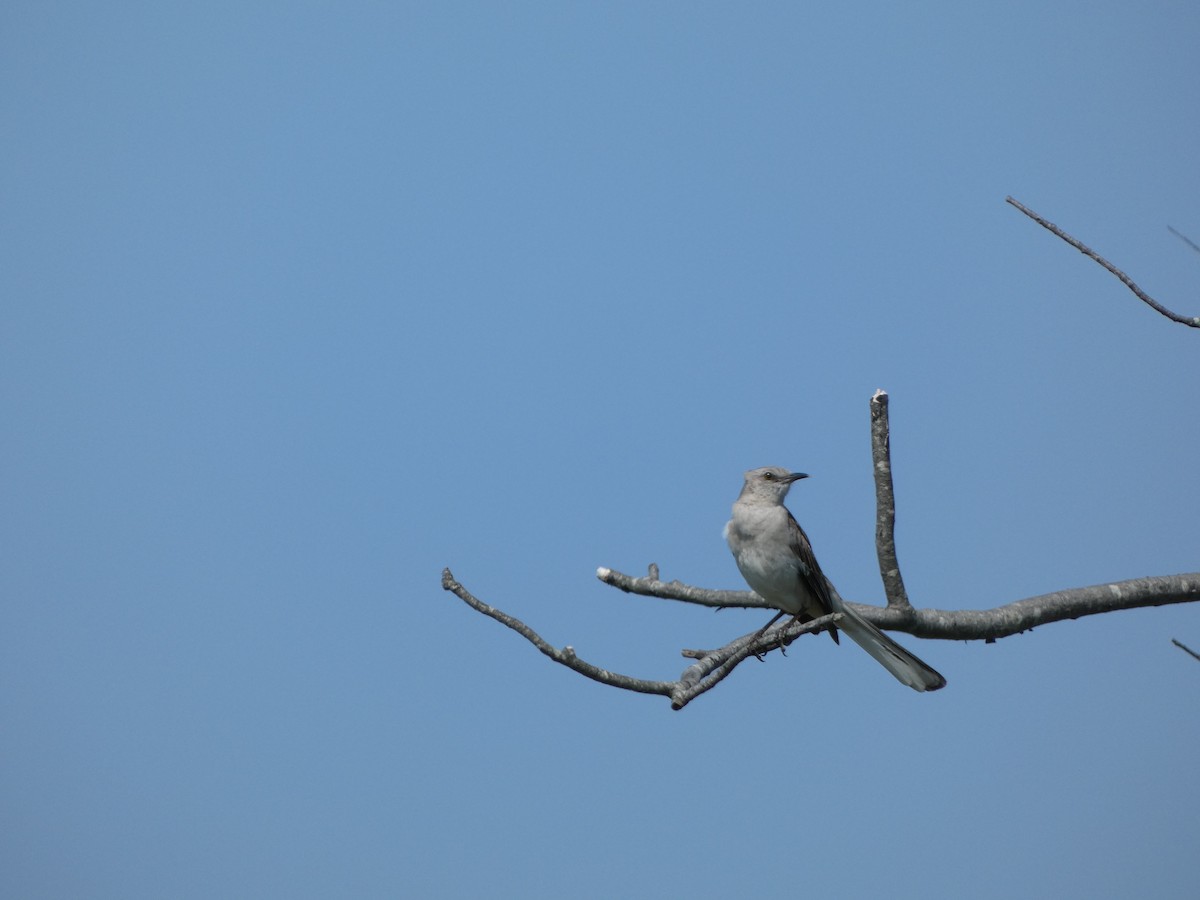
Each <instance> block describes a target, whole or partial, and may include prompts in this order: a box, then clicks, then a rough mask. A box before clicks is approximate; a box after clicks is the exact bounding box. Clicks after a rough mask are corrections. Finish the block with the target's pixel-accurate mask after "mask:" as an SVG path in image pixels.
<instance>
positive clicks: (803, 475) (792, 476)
mask: <svg viewBox="0 0 1200 900" xmlns="http://www.w3.org/2000/svg"><path fill="white" fill-rule="evenodd" d="M807 477H808V473H807V472H793V473H792V474H790V475H788V476H787V478H785V479H784V481H786V482H787V483H788V484H791V483H792V482H793V481H799V480H800V479H801V478H807Z"/></svg>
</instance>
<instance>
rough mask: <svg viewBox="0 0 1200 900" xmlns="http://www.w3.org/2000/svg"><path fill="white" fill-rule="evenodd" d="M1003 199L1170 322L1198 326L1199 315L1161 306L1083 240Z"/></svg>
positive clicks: (1022, 206) (1010, 198)
mask: <svg viewBox="0 0 1200 900" xmlns="http://www.w3.org/2000/svg"><path fill="white" fill-rule="evenodd" d="M1004 199H1005V202H1007V203H1009V204H1010V205H1012V206H1015V207H1016V208H1017V209H1019V210H1020V211H1021V212H1023V213H1025V215H1027V216H1029V218H1031V219H1033V221H1035V222H1037V223H1038V224H1039V225H1041V226H1042V227H1043V228H1045V229H1046V230H1047V231H1049V232H1050V233H1051V234H1054V235H1057V236H1058V237H1060V238H1062V239H1063V240H1064V241H1066V242H1067V243H1068V244H1070V245H1071V246H1072V247H1074V248H1075V249H1076V250H1078V251H1079V252H1080V253H1082V254H1083V255H1084V256H1089V257H1091V258H1092V259H1094V260H1095V261H1096V262H1098V263H1099V264H1100V265H1101V266H1103V267H1104V268H1106V269H1108V271H1110V272H1112V274H1114V275H1116V276H1117V277H1118V278H1119V279H1121V283H1122V284H1124V285H1125V287H1127V288H1129V289H1130V290H1131V291H1133V293H1134V295H1135V296H1136V297H1137V298H1138V299H1139V300H1141V301H1142V302H1143V303H1145V304H1146V305H1147V306H1149V307H1150V308H1151V309H1153V310H1154V311H1155V312H1158V313H1161V314H1162V315H1164V316H1166V317H1167V318H1168V319H1170V320H1171V321H1172V322H1178V323H1179V324H1180V325H1187V326H1189V327H1191V328H1200V316H1181V315H1179V313H1176V312H1171V310H1169V309H1167V308H1166V307H1165V306H1163V305H1162V304H1161V303H1159V302H1158V301H1157V300H1155V299H1154V298H1153V297H1151V296H1150V295H1149V294H1147V293H1146V292H1145V291H1143V290H1142V289H1141V288H1140V287H1138V286H1137V285H1136V284H1134V283H1133V279H1132V278H1130V277H1129V276H1128V275H1126V274H1125V273H1124V272H1122V271H1121V270H1120V269H1118V268H1117V267H1116V266H1114V265H1113V264H1112V263H1110V262H1109V261H1108V260H1107V259H1105V258H1104V257H1103V256H1101V255H1100V254H1099V253H1097V252H1096V251H1095V250H1093V249H1092V248H1091V247H1089V246H1088V245H1087V244H1085V243H1083V241H1080V240H1076V239H1075V238H1073V237H1071V235H1069V234H1067V233H1066V232H1065V231H1063V230H1062V229H1061V228H1059V227H1058V226H1057V225H1055V224H1054V223H1053V222H1048V221H1046V220H1045V219H1043V218H1042V217H1041V216H1039V215H1038V214H1037V213H1035V212H1034V211H1033V210H1032V209H1030V208H1029V207H1027V206H1024V205H1023V204H1021V203H1019V202H1017V201H1016V200H1014V199H1013V198H1012V197H1005V198H1004ZM1168 227H1170V226H1168ZM1171 231H1173V232H1175V234H1177V235H1179V236H1180V237H1183V235H1180V234H1179V232H1177V231H1175V229H1174V228H1172V229H1171ZM1184 240H1187V239H1186V238H1184ZM1188 243H1189V244H1191V241H1188ZM1192 246H1195V245H1194V244H1193V245H1192Z"/></svg>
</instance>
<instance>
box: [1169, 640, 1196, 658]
mask: <svg viewBox="0 0 1200 900" xmlns="http://www.w3.org/2000/svg"><path fill="white" fill-rule="evenodd" d="M1171 643H1172V644H1174V645H1175V646H1176V647H1178V648H1179V649H1180V650H1183V651H1184V652H1186V653H1190V654H1192V656H1194V657H1196V659H1200V653H1197V652H1196V651H1195V650H1193V649H1192V648H1191V647H1189V646H1188V645H1187V644H1184V643H1182V642H1181V641H1177V640H1175V638H1171Z"/></svg>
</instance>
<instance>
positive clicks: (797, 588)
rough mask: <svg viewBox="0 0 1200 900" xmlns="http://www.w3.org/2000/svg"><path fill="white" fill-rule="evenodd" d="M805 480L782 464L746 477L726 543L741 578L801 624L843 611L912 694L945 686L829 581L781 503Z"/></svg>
mask: <svg viewBox="0 0 1200 900" xmlns="http://www.w3.org/2000/svg"><path fill="white" fill-rule="evenodd" d="M807 477H808V476H807V475H805V474H802V473H800V472H789V471H788V470H787V469H781V468H779V467H778V466H768V467H766V468H763V469H751V470H750V471H749V472H747V473H746V483H745V484H744V485H743V486H742V493H741V494H739V495H738V498H737V502H736V503H734V504H733V518H732V519H730V520H729V522H728V524H726V526H725V540H726V541H728V542H729V549H730V550H732V551H733V558H734V559H735V560H737V567H738V569H740V570H741V573H742V577H743V578H745V579H746V583H747V584H749V585H750V587H751V588H753V589H754V592H755V593H756V594H758V595H759V596H760V597H762V598H763V599H764V600H766V601H767V602H768V603H770V604H771V605H772V606H774V607H775V608H776V609H780V610H783V611H784V612H788V613H791V614H792V615H794V616H795V617H796V618H798V619H799V620H800V621H801V622H808V621H811V620H813V619H816V618H819V617H820V616H825V615H828V614H829V613H841V614H842V619H841V620H840V621H839V623H838V624H839V625H840V626H841V628H842V630H843V631H844V632H846V634H848V635H850V637H851V638H852V639H853V640H854V643H856V644H858V646H860V647H862V648H863V649H864V650H866V651H867V652H868V653H870V654H871V656H873V657H874V658H875V661H876V662H878V663H879V664H880V665H881V666H883V667H884V668H885V669H887V670H888V671H889V672H891V673H892V674H893V675H895V676H896V678H897V680H899V681H901V682H903V683H904V684H907V685H908V686H909V687H910V688H912V689H913V690H914V691H936V690H937V689H938V688H941V687H945V686H946V679H945V678H943V677H942V676H941V675H940V674H938V673H937V672H936V671H934V670H933V669H931V668H930V667H929V666H927V665H926V664H925V663H923V662H921V660H919V659H917V657H915V656H913V655H912V654H911V653H909V652H908V651H907V650H905V649H904V648H903V647H901V646H900V645H899V644H897V643H896V642H895V641H893V640H892V639H891V638H890V637H888V636H887V635H886V634H884V633H883V632H882V631H880V630H879V629H878V628H876V627H875V626H874V625H872V624H871V623H870V622H868V621H867V620H866V619H864V618H863V617H862V616H860V615H859V614H858V613H856V612H855V611H854V610H852V609H851V608H850V607H849V606H847V605H846V604H845V603H843V602H842V598H841V597H839V596H838V593H837V591H836V590H835V589H833V586H832V585H830V584H829V583H828V582H827V581H826V579H825V575H824V573H822V572H821V567H820V566H819V565H817V558H816V557H815V556H813V551H812V544H810V543H809V542H808V535H806V534H805V533H804V529H803V528H801V527H800V525H799V524H798V523H797V522H796V520H795V519H794V518H792V514H791V513H790V512H788V509H787V507H786V506H784V505H783V498H784V497H786V496H787V492H788V489H789V488H791V486H792V482H794V481H799V480H800V479H801V478H807ZM776 618H779V617H778V616H776ZM772 621H774V620H772ZM769 624H770V623H768V625H769ZM829 633H830V635H831V636H832V637H833V640H834V643H838V632H837V628H835V627H832V626H831V627H830V629H829Z"/></svg>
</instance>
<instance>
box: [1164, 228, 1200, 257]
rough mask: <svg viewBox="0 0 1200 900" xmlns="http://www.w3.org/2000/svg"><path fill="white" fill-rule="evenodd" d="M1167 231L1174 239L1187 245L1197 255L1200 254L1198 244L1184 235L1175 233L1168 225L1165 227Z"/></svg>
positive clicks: (1199, 245) (1178, 232) (1179, 232)
mask: <svg viewBox="0 0 1200 900" xmlns="http://www.w3.org/2000/svg"><path fill="white" fill-rule="evenodd" d="M1167 231H1169V232H1171V234H1173V235H1175V237H1177V238H1179V239H1180V240H1181V241H1183V242H1184V243H1185V244H1187V245H1188V246H1189V247H1191V248H1192V249H1193V250H1195V251H1196V252H1197V253H1200V244H1197V243H1196V242H1195V241H1193V240H1192V239H1191V238H1189V237H1188V236H1187V235H1186V234H1184V233H1183V232H1181V231H1176V230H1175V229H1174V228H1172V227H1171V226H1170V225H1168V226H1167Z"/></svg>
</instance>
